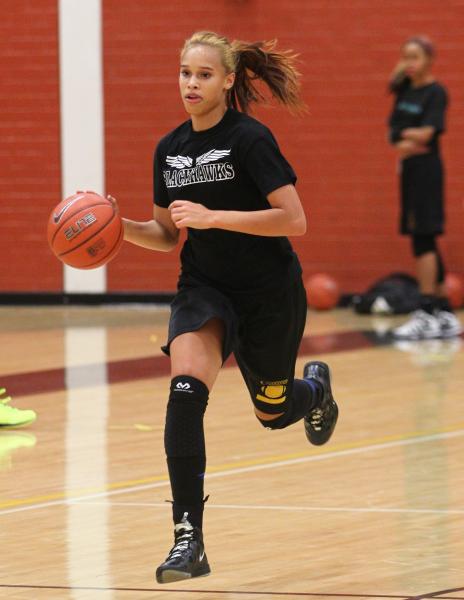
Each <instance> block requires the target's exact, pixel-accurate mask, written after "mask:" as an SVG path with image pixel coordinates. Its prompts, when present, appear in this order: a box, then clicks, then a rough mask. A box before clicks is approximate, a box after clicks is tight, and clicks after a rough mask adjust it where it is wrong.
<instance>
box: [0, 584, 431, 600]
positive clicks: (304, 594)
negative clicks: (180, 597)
mask: <svg viewBox="0 0 464 600" xmlns="http://www.w3.org/2000/svg"><path fill="white" fill-rule="evenodd" d="M1 588H13V589H14V588H19V589H37V590H43V589H45V590H75V591H77V590H80V591H95V592H151V593H153V592H165V593H171V594H216V595H219V594H221V595H222V594H227V595H228V597H229V596H230V595H237V596H277V597H278V596H283V597H285V598H290V597H292V596H293V597H295V596H297V597H300V598H385V599H389V598H391V599H393V600H396V599H399V600H414V599H412V598H409V599H408V596H407V595H406V594H403V595H401V596H400V595H396V594H362V593H361V594H350V593H347V594H343V593H324V592H322V593H317V592H265V591H251V590H250V591H248V590H205V589H203V590H183V589H179V588H178V589H173V588H168V589H166V588H135V587H133V588H129V587H110V588H106V587H96V586H95V587H94V586H77V585H76V586H65V585H19V584H10V585H8V584H0V589H1ZM421 597H422V596H421Z"/></svg>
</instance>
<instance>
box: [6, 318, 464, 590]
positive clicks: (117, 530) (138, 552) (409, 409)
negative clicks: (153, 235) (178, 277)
mask: <svg viewBox="0 0 464 600" xmlns="http://www.w3.org/2000/svg"><path fill="white" fill-rule="evenodd" d="M460 316H461V319H463V318H464V315H463V314H461V315H460ZM167 318H168V312H167V310H166V309H164V308H154V307H116V308H108V307H107V308H59V309H57V308H0V354H1V361H0V387H7V388H8V391H9V392H11V394H13V395H14V404H15V406H18V407H21V408H34V409H35V410H37V412H38V414H39V418H38V420H37V422H36V423H35V424H34V425H32V426H31V427H29V428H27V429H20V430H4V431H0V598H5V599H8V600H23V599H33V600H55V599H59V600H65V599H73V600H77V599H79V600H81V599H82V600H84V599H85V600H100V599H101V600H135V599H141V600H142V599H148V598H150V599H158V598H160V599H161V598H162V599H168V600H169V599H172V600H174V599H175V600H184V599H185V600H189V599H192V600H209V599H211V600H222V599H224V600H225V599H227V600H239V599H240V600H253V599H258V600H259V599H260V598H262V599H265V600H267V599H269V600H272V599H274V598H275V599H276V600H279V599H282V600H284V599H290V600H291V599H296V598H310V599H313V600H317V599H321V600H323V599H324V600H330V599H334V600H337V599H344V598H346V599H357V598H384V599H390V598H391V599H413V598H414V599H419V598H440V599H445V598H446V599H454V600H457V599H464V535H463V521H464V503H463V496H464V469H463V457H464V402H463V389H464V351H463V340H462V339H460V338H457V339H453V340H448V341H441V340H434V341H429V342H421V343H403V344H400V345H398V346H394V345H392V344H390V343H389V340H388V336H385V335H384V334H385V331H386V329H388V328H389V327H391V326H392V325H394V324H396V323H397V322H399V321H400V319H398V318H373V317H359V316H357V315H355V314H354V313H352V312H351V311H349V310H336V311H332V312H327V313H310V318H309V321H308V328H307V331H306V336H305V340H304V342H303V344H302V348H301V356H300V359H299V362H298V366H297V368H298V373H300V372H301V368H302V366H303V363H304V362H305V361H306V360H308V359H310V358H316V357H317V358H319V359H322V360H326V361H327V362H329V363H330V365H331V368H332V374H333V381H334V384H333V385H334V392H335V396H336V399H337V401H338V403H339V405H340V410H341V416H340V421H339V425H338V427H337V430H336V432H335V435H334V437H333V439H332V440H331V442H330V443H329V444H328V445H327V446H323V447H321V448H315V447H311V446H309V445H308V443H307V442H306V438H305V436H304V434H303V430H302V425H301V424H296V425H294V426H292V427H291V428H289V429H287V430H285V431H275V432H273V431H268V430H265V429H263V428H261V426H260V425H259V424H258V422H257V421H256V420H255V418H254V417H253V411H252V405H251V402H250V401H249V399H248V397H247V393H246V390H245V386H244V384H243V383H242V381H241V378H240V375H239V373H238V370H237V368H236V367H235V366H234V364H233V363H229V364H228V365H227V366H226V367H225V368H224V369H223V371H222V373H221V375H220V377H219V379H218V382H217V384H216V386H215V389H214V390H213V393H212V395H211V398H210V403H209V407H208V411H207V417H206V435H207V448H208V476H207V479H206V490H207V493H208V494H210V500H209V502H208V504H207V508H206V524H205V536H206V549H207V553H208V557H209V561H210V563H211V566H212V570H213V572H212V574H211V576H210V577H208V578H201V579H196V580H193V581H191V582H183V583H178V584H170V585H166V586H160V585H158V584H157V583H156V582H155V580H154V571H155V568H156V566H157V565H158V563H159V562H160V561H161V560H162V559H163V558H164V557H165V556H166V554H167V552H168V550H169V548H170V547H171V542H172V526H171V522H170V505H169V504H167V503H166V502H165V500H167V499H169V498H170V492H169V485H168V481H167V478H166V468H165V459H164V451H163V440H162V433H163V422H164V411H165V402H166V397H167V390H168V385H169V363H168V360H167V359H166V358H165V357H163V356H162V355H161V352H160V350H159V346H160V344H161V343H162V342H163V341H164V336H165V333H166V323H167ZM276 344H278V340H276Z"/></svg>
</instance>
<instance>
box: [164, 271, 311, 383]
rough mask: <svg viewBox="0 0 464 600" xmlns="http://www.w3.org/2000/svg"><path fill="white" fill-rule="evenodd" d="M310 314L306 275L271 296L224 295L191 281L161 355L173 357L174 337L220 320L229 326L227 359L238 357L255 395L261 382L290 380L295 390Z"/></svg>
mask: <svg viewBox="0 0 464 600" xmlns="http://www.w3.org/2000/svg"><path fill="white" fill-rule="evenodd" d="M306 313H307V302H306V291H305V288H304V285H303V282H302V279H301V276H299V277H297V279H296V280H295V281H293V282H291V283H288V284H287V285H286V286H283V287H282V288H279V289H276V290H274V291H273V292H268V293H266V294H248V293H240V294H225V293H224V292H221V291H219V290H217V289H216V288H213V287H210V286H207V285H204V284H203V283H201V282H197V283H195V282H194V281H192V279H191V278H189V284H188V285H185V284H182V283H181V284H180V286H179V291H178V293H177V294H176V296H175V298H174V300H173V302H172V304H171V317H170V321H169V332H168V341H167V344H166V346H164V347H163V348H162V350H163V351H164V352H165V353H166V354H169V346H170V344H171V342H172V340H173V339H174V338H175V337H177V336H178V335H181V334H182V333H186V332H188V331H196V330H198V329H200V328H201V327H202V326H203V325H204V324H205V323H206V322H207V321H209V320H210V319H212V318H214V317H217V318H219V319H221V320H222V321H223V322H224V327H225V336H224V344H223V350H222V357H223V360H224V361H225V360H226V359H227V358H228V356H229V355H230V354H231V353H232V352H233V353H234V355H235V358H236V360H237V363H238V365H239V367H240V370H241V372H242V375H243V377H244V379H245V382H246V384H247V386H248V388H249V390H250V393H253V390H255V389H256V385H257V382H274V381H276V382H277V381H284V380H287V384H286V385H287V386H291V384H292V383H293V378H294V372H295V362H296V358H297V354H298V348H299V346H300V342H301V338H302V336H303V332H304V328H305V323H306Z"/></svg>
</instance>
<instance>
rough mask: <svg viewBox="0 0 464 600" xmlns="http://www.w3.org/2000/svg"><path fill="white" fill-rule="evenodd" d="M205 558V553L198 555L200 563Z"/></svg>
mask: <svg viewBox="0 0 464 600" xmlns="http://www.w3.org/2000/svg"><path fill="white" fill-rule="evenodd" d="M204 557H205V551H204V550H203V552H202V553H201V554H200V561H202V560H203V559H204Z"/></svg>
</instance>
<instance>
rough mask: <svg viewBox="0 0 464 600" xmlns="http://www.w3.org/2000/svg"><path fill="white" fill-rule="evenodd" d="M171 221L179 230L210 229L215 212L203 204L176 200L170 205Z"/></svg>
mask: <svg viewBox="0 0 464 600" xmlns="http://www.w3.org/2000/svg"><path fill="white" fill-rule="evenodd" d="M169 210H170V212H171V219H172V221H173V223H174V225H175V226H176V227H177V229H185V227H192V228H193V229H210V228H211V227H212V215H213V211H211V210H209V209H207V208H206V207H205V206H203V205H202V204H197V203H196V202H189V201H188V200H174V202H172V203H171V204H170V205H169Z"/></svg>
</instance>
